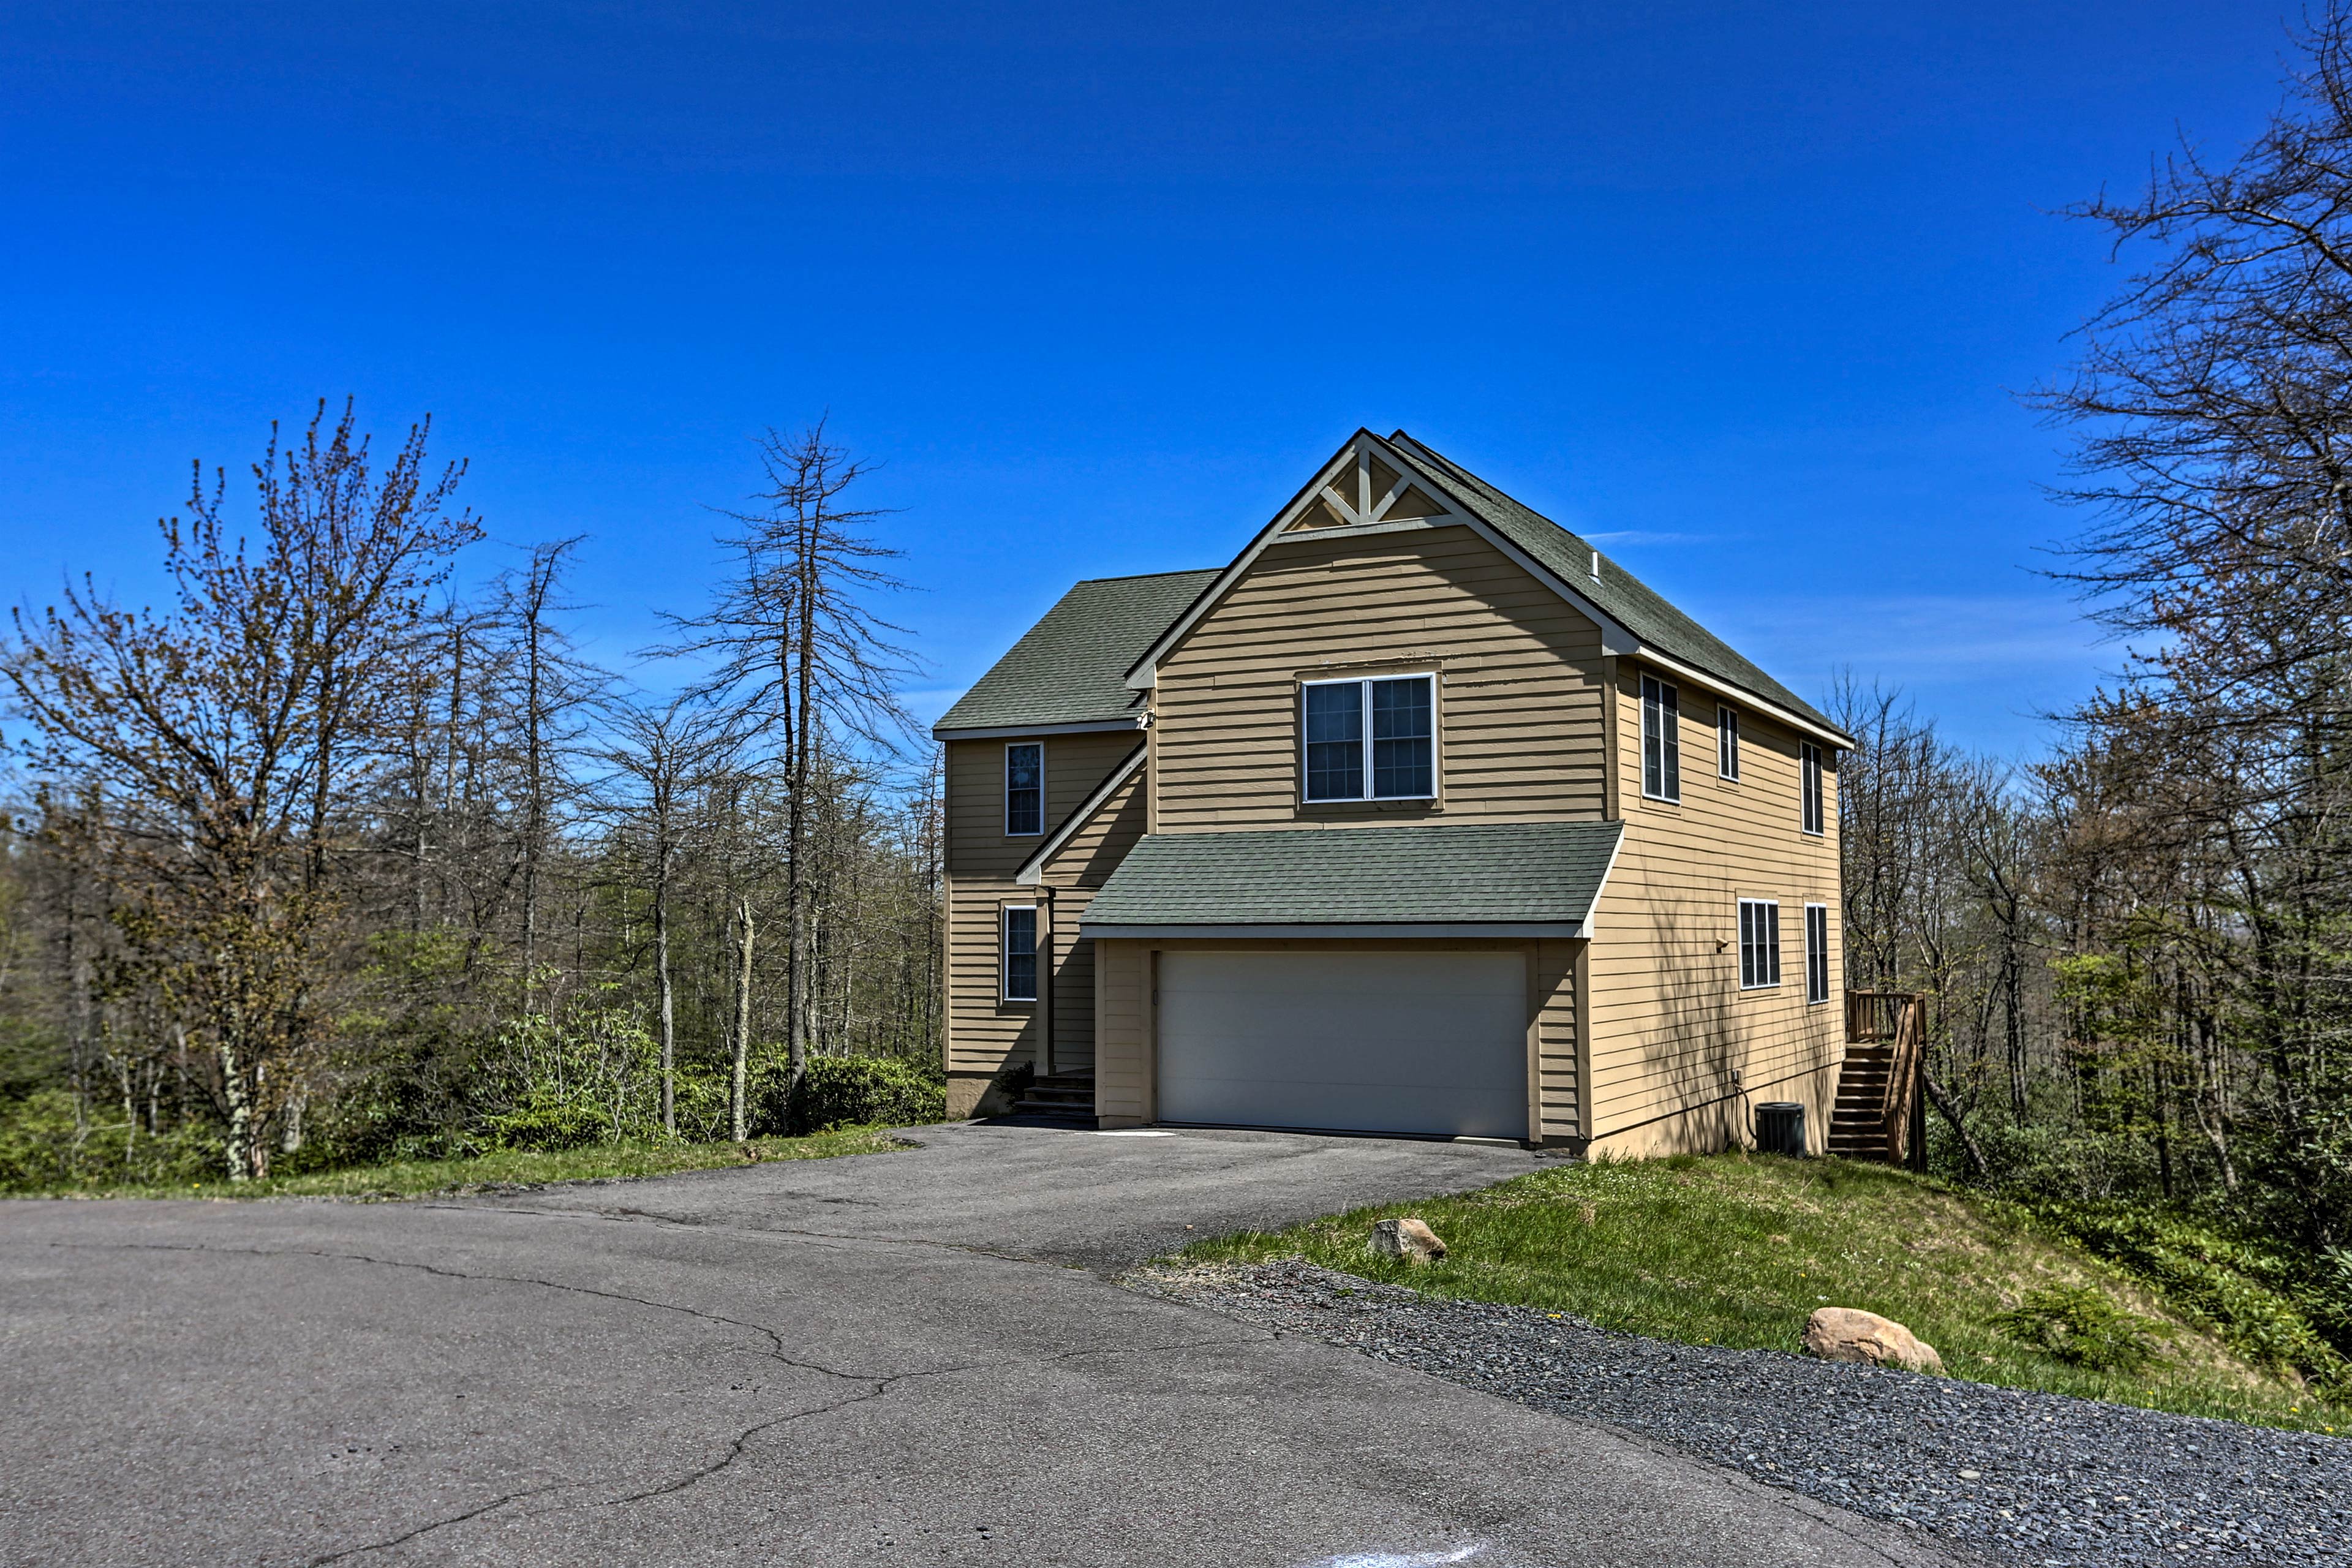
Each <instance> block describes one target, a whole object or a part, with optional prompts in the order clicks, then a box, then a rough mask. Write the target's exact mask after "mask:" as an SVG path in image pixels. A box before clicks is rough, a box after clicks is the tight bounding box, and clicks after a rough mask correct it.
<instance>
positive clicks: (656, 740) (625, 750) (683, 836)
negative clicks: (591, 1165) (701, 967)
mask: <svg viewBox="0 0 2352 1568" xmlns="http://www.w3.org/2000/svg"><path fill="white" fill-rule="evenodd" d="M608 723H609V725H610V729H611V741H610V743H609V746H608V749H607V750H606V751H605V752H604V757H605V760H606V761H607V762H608V763H611V764H612V766H613V767H614V769H615V770H616V771H617V772H618V773H621V774H623V775H624V776H625V778H626V780H627V781H628V786H629V787H628V791H627V795H626V797H625V800H624V802H623V803H622V804H623V810H624V811H625V814H626V815H627V816H630V817H632V818H634V819H635V826H636V830H637V833H638V835H639V864H640V867H641V874H642V876H643V878H644V880H645V888H646V894H647V897H648V899H649V900H650V902H651V905H652V911H651V912H652V916H653V953H654V993H655V1017H656V1028H657V1031H658V1037H659V1039H660V1042H661V1078H662V1089H661V1096H662V1100H661V1117H662V1129H663V1131H666V1132H667V1133H669V1134H670V1135H671V1136H673V1137H675V1136H676V1135H677V986H676V984H675V981H674V979H673V976H672V973H671V968H670V905H671V901H672V898H673V895H674V893H675V891H676V888H677V876H678V871H679V862H680V860H681V859H682V858H683V857H684V856H685V855H686V853H687V850H688V847H689V846H691V845H692V844H694V843H695V842H696V841H697V840H698V838H700V837H703V836H704V834H705V833H707V831H708V828H709V818H708V817H707V816H703V815H701V814H698V813H697V812H696V811H695V810H694V796H695V795H696V792H698V790H700V789H701V788H702V787H703V786H704V785H706V784H709V782H710V781H711V780H712V778H713V777H714V776H715V775H717V774H719V773H724V772H725V771H727V763H728V760H729V755H730V752H732V750H733V749H734V747H735V745H736V738H735V737H734V736H733V735H732V734H731V733H730V732H729V731H727V730H726V729H725V728H724V727H723V726H721V725H719V724H717V723H715V722H713V721H711V719H710V717H709V713H708V711H707V710H706V709H705V707H704V705H702V704H700V703H698V702H695V701H693V700H691V699H688V698H684V697H673V698H671V699H669V700H667V701H663V702H660V703H658V704H656V703H651V702H637V703H629V704H622V705H618V706H616V707H615V708H614V711H613V712H612V714H611V717H610V719H609V720H608ZM745 929H746V931H747V932H748V930H749V926H748V923H747V925H746V928H745ZM738 1098H739V1100H740V1093H739V1096H738ZM738 1113H739V1115H740V1107H739V1112H738ZM737 1136H738V1137H740V1136H741V1130H740V1128H739V1129H738V1131H737Z"/></svg>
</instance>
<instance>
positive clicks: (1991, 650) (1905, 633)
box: [1731, 594, 2121, 679]
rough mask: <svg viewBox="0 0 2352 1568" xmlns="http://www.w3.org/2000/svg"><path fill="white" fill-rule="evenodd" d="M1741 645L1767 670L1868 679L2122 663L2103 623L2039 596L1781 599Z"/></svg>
mask: <svg viewBox="0 0 2352 1568" xmlns="http://www.w3.org/2000/svg"><path fill="white" fill-rule="evenodd" d="M1778 608H1779V609H1780V610H1783V611H1785V612H1786V613H1785V614H1780V613H1776V614H1775V615H1773V616H1771V618H1770V619H1769V620H1767V621H1762V622H1759V623H1752V624H1751V625H1750V626H1749V627H1748V629H1747V633H1746V636H1745V637H1741V636H1739V635H1738V633H1736V632H1734V633H1732V634H1731V635H1732V637H1733V642H1734V646H1736V647H1742V648H1752V649H1753V651H1754V655H1755V656H1756V657H1758V658H1761V659H1762V660H1763V661H1764V663H1765V664H1766V665H1767V667H1768V668H1769V667H1771V666H1772V665H1774V664H1776V663H1779V662H1783V661H1785V662H1787V663H1788V664H1790V666H1792V667H1793V666H1801V665H1806V664H1811V665H1816V666H1819V665H1824V664H1826V665H1832V666H1843V665H1850V666H1853V668H1855V669H1856V670H1857V671H1858V672H1861V673H1863V674H1864V675H1865V676H1866V675H1868V674H1870V673H1872V672H1877V673H1880V674H1883V675H1885V676H1889V677H1893V678H1895V679H1922V678H1932V679H1954V678H1962V679H1965V678H1969V677H1978V678H1981V677H1984V676H1990V675H1997V674H2000V673H2001V672H2003V671H2008V670H2015V669H2022V668H2034V667H2044V668H2046V667H2048V666H2052V665H2058V666H2063V667H2065V668H2078V669H2082V670H2084V671H2086V672H2087V671H2089V670H2091V669H2094V668H2099V667H2101V666H2103V665H2105V664H2108V663H2111V662H2115V661H2116V659H2118V658H2120V657H2121V654H2120V650H2118V649H2116V648H2114V647H2109V646H2106V645H2105V644H2103V641H2102V635H2101V633H2100V630H2099V628H2098V627H2097V626H2093V625H2092V624H2091V623H2089V622H2087V621H2085V620H2084V619H2083V618H2082V616H2080V615H2079V614H2078V613H2076V611H2075V609H2074V606H2073V605H2069V604H2067V603H2065V602H2064V601H2063V600H2057V599H2052V598H2047V597H2040V596H2032V597H2029V596H2025V595H2016V596H2008V597H2003V596H1997V595H1929V594H1908V595H1894V596H1891V597H1885V598H1881V597H1875V596H1869V597H1862V598H1835V599H1828V598H1822V599H1799V600H1783V601H1781V602H1780V605H1779V606H1778Z"/></svg>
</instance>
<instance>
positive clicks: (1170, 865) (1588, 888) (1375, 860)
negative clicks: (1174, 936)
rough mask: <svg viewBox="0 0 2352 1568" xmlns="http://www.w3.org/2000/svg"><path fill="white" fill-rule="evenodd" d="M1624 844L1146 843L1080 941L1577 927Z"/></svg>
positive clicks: (1560, 827)
mask: <svg viewBox="0 0 2352 1568" xmlns="http://www.w3.org/2000/svg"><path fill="white" fill-rule="evenodd" d="M1623 831H1624V824H1622V823H1619V822H1500V823H1496V822H1448V823H1427V824H1414V825H1412V826H1403V827H1330V828H1276V829H1272V830H1268V831H1264V832H1249V833H1155V834H1148V835H1146V836H1145V837H1142V838H1140V839H1138V840H1137V841H1136V846H1135V847H1134V848H1133V849H1131V850H1129V852H1128V856H1127V858H1126V859H1125V860H1122V861H1121V862H1119V866H1118V869H1117V870H1116V871H1113V872H1112V873H1111V874H1110V879H1109V880H1108V881H1107V882H1105V883H1104V884H1103V886H1102V890H1101V891H1100V892H1098V893H1097V894H1096V895H1095V897H1094V901H1093V902H1092V903H1090V904H1088V905H1087V911H1086V914H1085V916H1084V917H1083V918H1082V920H1081V921H1080V930H1081V931H1096V930H1097V929H1098V928H1102V927H1108V926H1176V925H1213V926H1234V925H1269V926H1271V925H1367V926H1369V925H1438V924H1444V925H1455V924H1465V923H1496V924H1501V923H1509V924H1523V923H1524V924H1534V923H1543V924H1566V923H1571V922H1574V921H1581V920H1582V919H1584V917H1585V915H1586V914H1587V913H1589V912H1590V911H1591V908H1592V900H1594V899H1595V898H1596V897H1598V896H1599V894H1600V891H1601V879H1602V878H1604V877H1605V876H1607V875H1608V871H1609V860H1610V857H1611V856H1612V855H1613V854H1615V853H1616V849H1617V837H1618V835H1619V834H1621V833H1622V832H1623ZM1365 934H1366V935H1368V936H1369V935H1377V934H1379V933H1378V932H1376V931H1367V932H1366V933H1365Z"/></svg>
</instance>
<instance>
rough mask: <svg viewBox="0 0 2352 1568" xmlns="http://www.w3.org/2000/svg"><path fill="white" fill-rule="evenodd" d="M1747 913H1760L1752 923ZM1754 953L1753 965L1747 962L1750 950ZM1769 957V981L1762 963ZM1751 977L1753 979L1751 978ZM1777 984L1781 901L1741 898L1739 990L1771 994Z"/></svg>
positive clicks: (1778, 982)
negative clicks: (1770, 966) (1770, 970)
mask: <svg viewBox="0 0 2352 1568" xmlns="http://www.w3.org/2000/svg"><path fill="white" fill-rule="evenodd" d="M1748 910H1759V911H1760V912H1759V914H1758V915H1757V916H1756V917H1755V918H1754V919H1753V920H1752V921H1751V919H1750V917H1749V915H1748ZM1750 949H1753V950H1754V951H1755V952H1756V955H1757V956H1756V962H1755V963H1752V964H1751V963H1749V962H1748V952H1749V950H1750ZM1768 954H1769V957H1770V960H1771V965H1772V973H1771V978H1769V979H1765V978H1764V977H1763V971H1764V960H1765V958H1766V956H1767V955H1768ZM1751 977H1752V978H1751ZM1779 985H1780V900H1778V899H1742V900H1739V988H1740V989H1741V990H1742V991H1770V990H1774V989H1776V988H1778V986H1779Z"/></svg>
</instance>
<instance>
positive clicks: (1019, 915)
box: [1004, 904, 1037, 1002]
mask: <svg viewBox="0 0 2352 1568" xmlns="http://www.w3.org/2000/svg"><path fill="white" fill-rule="evenodd" d="M1004 999H1005V1000H1006V1001H1007V1002H1034V1001H1035V1000H1037V908H1036V906H1035V905H1034V904H1030V905H1026V906H1022V905H1008V906H1007V907H1006V909H1005V910H1004Z"/></svg>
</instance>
